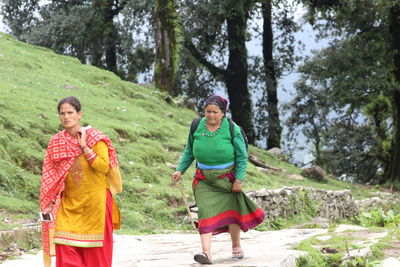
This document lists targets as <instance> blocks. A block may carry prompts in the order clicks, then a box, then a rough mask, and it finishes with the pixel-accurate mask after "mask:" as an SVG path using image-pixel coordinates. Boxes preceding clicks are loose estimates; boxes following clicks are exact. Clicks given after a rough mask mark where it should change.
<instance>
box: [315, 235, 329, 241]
mask: <svg viewBox="0 0 400 267" xmlns="http://www.w3.org/2000/svg"><path fill="white" fill-rule="evenodd" d="M315 238H316V239H318V240H320V241H326V240H329V239H331V238H332V236H331V235H324V236H317V237H315Z"/></svg>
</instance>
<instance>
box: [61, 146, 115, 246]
mask: <svg viewBox="0 0 400 267" xmlns="http://www.w3.org/2000/svg"><path fill="white" fill-rule="evenodd" d="M92 149H93V151H94V152H95V153H96V155H97V157H96V158H95V159H94V160H93V161H92V162H91V164H89V162H88V161H87V160H86V159H85V157H84V155H80V156H79V157H78V158H77V159H76V161H75V163H74V165H73V166H72V167H71V169H70V171H69V173H68V175H67V178H66V180H65V189H64V191H63V193H62V199H61V205H60V208H59V210H58V212H57V217H56V226H55V233H54V243H56V244H64V245H69V246H76V247H102V246H103V239H104V225H105V216H106V193H107V191H106V190H107V188H108V184H107V180H106V174H107V172H108V171H109V158H108V148H107V145H106V143H105V142H103V141H100V142H98V143H97V144H96V145H95V146H94V147H93V148H92ZM113 202H114V203H115V201H114V200H113ZM114 213H118V214H119V210H118V208H117V206H116V205H115V204H114V205H113V217H115V214H114Z"/></svg>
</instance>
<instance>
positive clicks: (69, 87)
mask: <svg viewBox="0 0 400 267" xmlns="http://www.w3.org/2000/svg"><path fill="white" fill-rule="evenodd" d="M64 88H65V89H69V90H75V89H76V87H75V86H73V85H71V84H65V85H64Z"/></svg>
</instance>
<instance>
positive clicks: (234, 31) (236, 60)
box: [224, 0, 255, 144]
mask: <svg viewBox="0 0 400 267" xmlns="http://www.w3.org/2000/svg"><path fill="white" fill-rule="evenodd" d="M232 5H233V10H232V12H230V14H231V15H230V16H229V17H228V18H227V28H228V29H227V30H228V42H229V61H228V67H227V70H226V71H225V75H224V80H225V81H224V82H225V85H226V88H227V90H228V95H229V100H230V105H231V111H232V119H233V120H234V121H235V122H236V123H237V124H239V125H240V126H241V127H242V128H243V129H244V130H245V132H246V135H247V138H248V141H249V143H250V144H254V142H255V133H254V127H253V122H252V117H253V116H252V107H251V98H250V93H249V89H248V84H247V76H248V69H247V49H246V37H245V34H246V27H247V20H246V12H245V10H244V1H243V0H236V1H232Z"/></svg>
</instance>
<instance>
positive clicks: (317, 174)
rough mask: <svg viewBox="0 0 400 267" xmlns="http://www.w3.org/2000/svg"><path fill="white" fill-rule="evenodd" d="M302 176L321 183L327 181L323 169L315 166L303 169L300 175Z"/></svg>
mask: <svg viewBox="0 0 400 267" xmlns="http://www.w3.org/2000/svg"><path fill="white" fill-rule="evenodd" d="M300 174H301V175H302V176H304V177H307V178H310V179H313V180H317V181H321V182H327V181H328V179H327V178H326V173H325V171H324V169H322V168H321V167H319V166H317V165H313V166H311V167H310V168H307V169H304V170H303V171H302V172H301V173H300Z"/></svg>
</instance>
